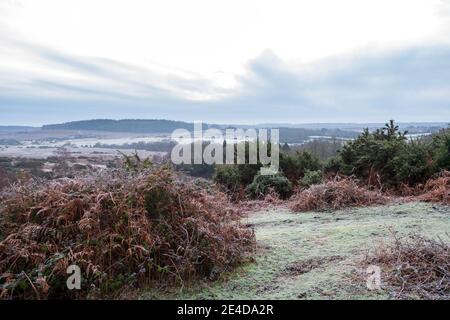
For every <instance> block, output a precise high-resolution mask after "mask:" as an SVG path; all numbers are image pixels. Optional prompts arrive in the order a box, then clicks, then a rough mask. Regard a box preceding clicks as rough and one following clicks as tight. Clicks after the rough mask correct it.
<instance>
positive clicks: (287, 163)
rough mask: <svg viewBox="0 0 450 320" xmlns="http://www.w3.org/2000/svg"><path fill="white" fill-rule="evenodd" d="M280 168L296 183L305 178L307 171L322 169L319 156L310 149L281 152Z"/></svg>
mask: <svg viewBox="0 0 450 320" xmlns="http://www.w3.org/2000/svg"><path fill="white" fill-rule="evenodd" d="M280 169H281V171H282V172H283V174H284V175H285V176H286V177H287V178H288V179H289V180H290V181H291V182H294V183H297V181H299V179H301V178H303V176H304V175H305V173H306V172H307V171H316V170H321V169H322V165H321V163H320V160H319V158H317V157H316V156H314V155H312V154H311V153H310V152H308V151H297V152H293V153H292V152H288V153H281V154H280Z"/></svg>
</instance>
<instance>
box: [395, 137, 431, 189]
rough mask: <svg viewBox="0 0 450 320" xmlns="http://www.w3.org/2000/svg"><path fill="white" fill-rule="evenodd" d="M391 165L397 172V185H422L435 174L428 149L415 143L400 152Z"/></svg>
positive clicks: (409, 144) (407, 145)
mask: <svg viewBox="0 0 450 320" xmlns="http://www.w3.org/2000/svg"><path fill="white" fill-rule="evenodd" d="M390 165H392V168H393V170H394V172H395V176H394V177H395V183H406V184H416V183H422V182H425V181H426V180H427V179H428V178H429V177H430V176H431V175H432V174H433V162H432V160H431V156H430V154H429V151H428V147H427V146H426V145H424V144H421V143H419V142H415V141H411V142H410V143H408V144H405V145H404V146H403V148H402V149H400V150H398V152H397V155H396V156H394V158H393V159H392V162H391V163H390Z"/></svg>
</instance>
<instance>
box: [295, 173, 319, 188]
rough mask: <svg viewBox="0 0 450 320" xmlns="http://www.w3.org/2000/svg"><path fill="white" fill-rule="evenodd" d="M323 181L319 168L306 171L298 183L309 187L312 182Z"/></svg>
mask: <svg viewBox="0 0 450 320" xmlns="http://www.w3.org/2000/svg"><path fill="white" fill-rule="evenodd" d="M322 181H323V172H322V171H320V170H316V171H309V170H308V171H306V173H305V176H304V177H303V178H302V179H301V181H300V185H301V186H303V187H310V186H312V185H313V184H319V183H322Z"/></svg>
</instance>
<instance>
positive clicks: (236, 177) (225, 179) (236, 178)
mask: <svg viewBox="0 0 450 320" xmlns="http://www.w3.org/2000/svg"><path fill="white" fill-rule="evenodd" d="M213 179H214V182H216V183H218V184H220V185H221V186H222V187H223V188H224V189H225V190H226V191H229V192H232V193H233V192H236V191H237V190H239V189H240V188H241V187H242V182H241V176H240V172H239V170H238V166H237V165H233V164H226V165H220V166H216V168H215V173H214V177H213Z"/></svg>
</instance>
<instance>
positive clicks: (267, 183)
mask: <svg viewBox="0 0 450 320" xmlns="http://www.w3.org/2000/svg"><path fill="white" fill-rule="evenodd" d="M270 189H273V190H274V191H275V192H276V193H277V194H278V195H279V196H280V198H283V199H286V198H288V197H289V196H290V195H291V194H292V183H291V182H290V181H289V180H288V179H287V178H286V177H285V176H283V175H282V174H280V173H277V174H274V175H261V174H259V173H258V174H257V175H256V176H255V178H254V179H253V182H252V183H251V184H250V185H249V186H248V187H247V189H246V191H247V194H248V195H249V196H250V197H251V198H254V199H256V198H263V197H264V196H265V195H266V194H267V193H268V192H269V190H270Z"/></svg>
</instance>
